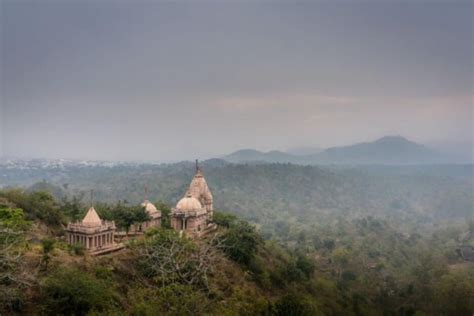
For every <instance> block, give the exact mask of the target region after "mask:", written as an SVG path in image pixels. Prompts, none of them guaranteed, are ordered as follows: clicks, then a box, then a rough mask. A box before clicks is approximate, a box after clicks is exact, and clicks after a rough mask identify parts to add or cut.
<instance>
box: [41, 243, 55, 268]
mask: <svg viewBox="0 0 474 316" xmlns="http://www.w3.org/2000/svg"><path fill="white" fill-rule="evenodd" d="M55 243H56V240H54V239H53V238H44V239H43V240H41V246H42V247H43V257H42V258H41V265H42V266H43V269H44V270H45V271H46V270H48V264H49V260H50V256H49V254H50V253H51V252H52V251H53V250H54V245H55Z"/></svg>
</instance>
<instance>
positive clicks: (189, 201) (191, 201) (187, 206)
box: [176, 191, 202, 211]
mask: <svg viewBox="0 0 474 316" xmlns="http://www.w3.org/2000/svg"><path fill="white" fill-rule="evenodd" d="M201 208H202V205H201V203H200V202H199V200H198V199H196V198H194V197H193V196H192V195H191V193H190V192H189V191H188V192H187V193H186V196H185V197H184V198H182V199H181V200H179V202H178V204H176V209H177V210H181V211H192V210H199V209H201Z"/></svg>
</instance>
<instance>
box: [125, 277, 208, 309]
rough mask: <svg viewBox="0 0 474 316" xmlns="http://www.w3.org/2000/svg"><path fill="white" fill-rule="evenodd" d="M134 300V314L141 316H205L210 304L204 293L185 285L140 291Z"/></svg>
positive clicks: (171, 285) (136, 293)
mask: <svg viewBox="0 0 474 316" xmlns="http://www.w3.org/2000/svg"><path fill="white" fill-rule="evenodd" d="M150 297H153V299H150ZM132 299H133V300H134V304H133V307H132V314H133V315H139V316H148V315H150V316H152V315H203V314H205V311H206V309H208V304H209V300H208V299H207V297H206V296H205V295H204V293H202V292H200V291H196V289H195V288H194V287H193V286H189V285H184V284H169V285H166V286H163V287H160V288H158V289H156V290H143V289H140V290H138V291H137V292H135V293H134V294H133V298H132Z"/></svg>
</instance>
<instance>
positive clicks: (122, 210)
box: [112, 202, 150, 233]
mask: <svg viewBox="0 0 474 316" xmlns="http://www.w3.org/2000/svg"><path fill="white" fill-rule="evenodd" d="M112 216H113V219H114V220H115V223H116V224H117V226H118V227H120V228H122V229H124V230H125V231H126V232H127V233H128V231H129V229H130V226H132V225H133V224H141V223H143V222H146V221H148V220H150V215H148V213H147V212H146V211H145V209H144V208H143V207H142V206H140V205H138V206H128V205H126V204H125V203H120V202H119V203H118V204H117V205H116V206H115V207H114V209H113V213H112Z"/></svg>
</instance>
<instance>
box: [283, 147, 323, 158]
mask: <svg viewBox="0 0 474 316" xmlns="http://www.w3.org/2000/svg"><path fill="white" fill-rule="evenodd" d="M322 151H324V148H321V147H294V148H290V149H288V150H286V151H285V152H286V153H287V154H290V155H295V156H309V155H314V154H319V153H320V152H322Z"/></svg>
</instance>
